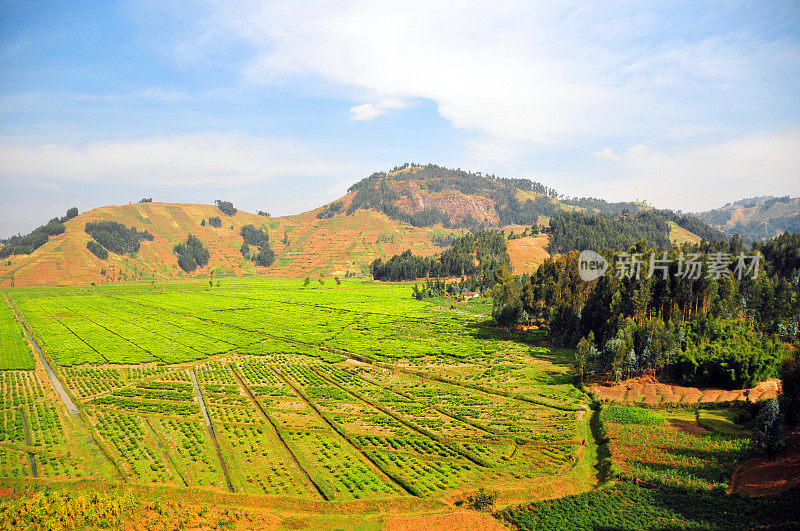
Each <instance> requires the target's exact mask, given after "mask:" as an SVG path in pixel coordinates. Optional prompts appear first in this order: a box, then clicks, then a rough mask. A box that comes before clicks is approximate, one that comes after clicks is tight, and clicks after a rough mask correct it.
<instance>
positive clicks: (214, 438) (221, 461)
mask: <svg viewBox="0 0 800 531" xmlns="http://www.w3.org/2000/svg"><path fill="white" fill-rule="evenodd" d="M188 372H189V376H191V377H192V385H194V392H195V393H196V394H197V401H198V402H199V403H200V410H201V411H202V412H203V416H204V417H205V419H206V429H207V430H208V435H209V436H210V437H211V442H212V443H214V448H215V449H216V450H217V459H219V466H220V467H221V468H222V474H223V475H224V476H225V484H226V485H227V487H228V491H230V492H236V491H235V490H234V489H233V483H231V477H230V475H229V474H228V466H227V465H226V464H225V459H223V458H222V450H221V449H220V447H219V443H218V442H217V435H216V434H215V433H214V425H213V424H212V423H211V416H210V415H209V414H208V410H207V409H206V403H205V401H204V400H203V393H201V392H200V384H199V383H198V382H197V375H196V374H195V373H194V369H192V370H190V371H188Z"/></svg>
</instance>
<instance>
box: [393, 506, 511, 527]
mask: <svg viewBox="0 0 800 531" xmlns="http://www.w3.org/2000/svg"><path fill="white" fill-rule="evenodd" d="M386 529H387V530H388V531H399V530H401V529H402V530H414V531H417V530H418V531H429V530H435V529H459V530H461V531H490V530H491V531H495V530H504V529H506V528H505V527H503V526H502V525H501V524H500V522H498V521H497V520H495V519H494V518H492V517H491V516H490V515H488V514H486V513H479V512H475V511H456V512H452V513H444V514H432V515H425V516H408V517H400V516H398V517H396V518H389V519H387V520H386Z"/></svg>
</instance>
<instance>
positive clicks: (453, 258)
mask: <svg viewBox="0 0 800 531" xmlns="http://www.w3.org/2000/svg"><path fill="white" fill-rule="evenodd" d="M510 264H511V262H510V260H509V257H508V250H507V247H506V239H505V237H504V236H503V234H502V233H500V232H498V231H494V230H489V229H486V230H482V231H477V232H470V233H467V234H465V235H463V236H460V237H458V238H456V239H455V240H453V241H452V244H451V245H450V247H449V248H447V249H446V250H444V251H442V252H441V253H440V254H438V255H436V256H431V257H422V256H415V255H413V254H412V253H411V251H406V252H404V253H403V254H400V255H395V256H393V257H392V258H390V259H389V260H388V261H387V262H383V260H382V259H380V258H377V259H375V261H374V262H372V265H371V266H370V271H371V273H372V276H373V278H375V280H412V279H418V278H438V277H454V276H458V277H470V278H472V279H473V282H472V284H473V285H474V286H475V287H480V286H485V287H488V286H491V285H492V284H493V283H494V274H495V271H497V270H498V269H499V268H500V267H502V266H506V267H507V268H510Z"/></svg>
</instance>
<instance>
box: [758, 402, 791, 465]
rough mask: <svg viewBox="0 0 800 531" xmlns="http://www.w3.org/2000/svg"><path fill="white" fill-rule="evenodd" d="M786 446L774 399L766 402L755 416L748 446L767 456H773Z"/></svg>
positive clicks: (778, 411)
mask: <svg viewBox="0 0 800 531" xmlns="http://www.w3.org/2000/svg"><path fill="white" fill-rule="evenodd" d="M785 444H786V440H785V435H784V433H783V426H781V413H780V407H779V406H778V401H777V400H776V399H774V398H773V399H772V400H767V402H766V403H765V404H764V405H763V406H761V409H760V410H759V412H758V415H756V420H755V424H754V426H753V434H752V436H751V437H750V445H751V447H752V448H753V449H754V450H756V451H764V452H765V453H766V454H767V455H775V454H776V453H778V452H779V451H781V450H782V449H783V446H784V445H785Z"/></svg>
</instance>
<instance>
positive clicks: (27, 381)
mask: <svg viewBox="0 0 800 531" xmlns="http://www.w3.org/2000/svg"><path fill="white" fill-rule="evenodd" d="M41 398H44V388H43V387H42V383H41V382H40V381H39V378H38V377H37V376H36V374H35V373H29V372H18V371H0V409H6V408H10V407H18V406H20V405H23V404H25V403H27V402H28V401H31V400H37V399H41Z"/></svg>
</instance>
